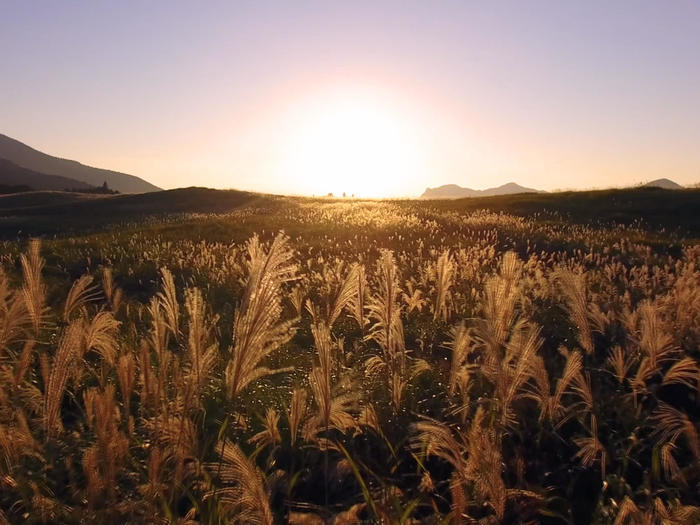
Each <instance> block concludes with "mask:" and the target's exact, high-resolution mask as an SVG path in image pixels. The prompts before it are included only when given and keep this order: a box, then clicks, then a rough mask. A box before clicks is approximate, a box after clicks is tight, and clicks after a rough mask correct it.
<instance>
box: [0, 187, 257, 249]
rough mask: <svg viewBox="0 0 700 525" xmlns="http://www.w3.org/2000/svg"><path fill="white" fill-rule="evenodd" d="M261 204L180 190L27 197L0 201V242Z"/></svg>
mask: <svg viewBox="0 0 700 525" xmlns="http://www.w3.org/2000/svg"><path fill="white" fill-rule="evenodd" d="M265 201H266V198H265V197H263V196H261V195H257V194H253V193H247V192H241V191H233V190H227V191H222V190H211V189H207V188H182V189H177V190H169V191H161V192H154V193H142V194H136V195H107V196H97V195H89V196H86V195H80V194H66V193H61V192H31V193H25V194H15V195H12V196H8V197H3V198H0V237H4V238H13V237H15V236H16V235H17V234H18V232H20V231H21V234H22V235H60V234H75V233H82V232H90V231H95V230H96V229H100V228H103V227H107V226H111V225H115V224H122V223H129V222H138V221H141V220H144V219H146V218H148V217H153V216H166V215H172V214H183V213H226V212H230V211H233V210H235V209H238V208H240V207H243V206H248V205H257V204H260V203H262V202H265Z"/></svg>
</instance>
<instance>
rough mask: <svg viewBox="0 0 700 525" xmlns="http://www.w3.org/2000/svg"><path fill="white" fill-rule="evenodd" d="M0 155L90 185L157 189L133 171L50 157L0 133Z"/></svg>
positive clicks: (126, 190) (129, 190) (130, 190)
mask: <svg viewBox="0 0 700 525" xmlns="http://www.w3.org/2000/svg"><path fill="white" fill-rule="evenodd" d="M0 159H7V160H9V161H11V162H13V163H14V164H17V165H18V166H21V167H23V168H27V169H29V170H32V171H36V172H39V173H43V174H47V175H58V176H61V177H68V178H69V179H75V180H78V181H83V182H84V183H87V184H88V185H92V186H101V185H102V183H103V182H105V181H106V182H107V184H108V185H109V187H110V188H112V189H114V190H117V191H119V192H121V193H144V192H150V191H158V190H160V188H158V187H157V186H154V185H153V184H151V183H149V182H146V181H145V180H143V179H140V178H139V177H135V176H134V175H128V174H126V173H119V172H117V171H112V170H104V169H100V168H93V167H91V166H85V165H84V164H80V163H79V162H76V161H74V160H67V159H61V158H58V157H53V156H51V155H47V154H46V153H42V152H41V151H37V150H35V149H34V148H31V147H29V146H27V145H26V144H23V143H21V142H19V141H18V140H15V139H13V138H11V137H8V136H6V135H3V134H1V133H0ZM30 186H31V184H30ZM63 187H66V186H63ZM68 187H71V186H68ZM48 189H51V188H48Z"/></svg>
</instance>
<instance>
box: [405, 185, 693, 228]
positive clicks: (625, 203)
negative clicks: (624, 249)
mask: <svg viewBox="0 0 700 525" xmlns="http://www.w3.org/2000/svg"><path fill="white" fill-rule="evenodd" d="M408 205H411V206H413V205H419V206H429V207H432V208H436V209H440V210H455V211H459V212H470V211H474V210H479V209H489V210H492V211H502V212H506V213H511V214H515V215H520V216H525V217H528V216H533V215H538V214H548V215H552V214H556V215H559V216H560V217H561V218H563V219H566V220H568V221H572V222H577V223H584V224H594V223H601V224H602V223H611V222H616V223H620V224H631V223H634V222H639V221H641V222H642V223H643V225H645V226H646V227H649V228H653V229H661V228H673V229H675V228H680V229H682V230H684V231H688V232H693V233H694V234H696V235H697V234H698V233H700V216H698V213H697V210H698V209H700V189H686V190H665V189H662V188H655V187H642V188H631V189H622V190H617V189H616V190H602V191H568V192H561V193H522V194H518V195H501V196H494V197H481V198H466V199H458V200H454V199H453V200H433V201H430V202H427V203H425V204H423V203H420V204H416V203H415V201H413V202H411V203H408Z"/></svg>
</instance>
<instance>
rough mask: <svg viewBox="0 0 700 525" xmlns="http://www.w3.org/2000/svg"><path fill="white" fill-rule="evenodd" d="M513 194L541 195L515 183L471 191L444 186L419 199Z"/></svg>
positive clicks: (459, 187)
mask: <svg viewBox="0 0 700 525" xmlns="http://www.w3.org/2000/svg"><path fill="white" fill-rule="evenodd" d="M514 193H541V190H535V189H532V188H526V187H524V186H521V185H520V184H517V183H515V182H507V183H506V184H503V185H501V186H497V187H495V188H487V189H485V190H473V189H471V188H463V187H461V186H458V185H457V184H445V185H443V186H439V187H437V188H426V189H425V191H424V192H423V195H421V196H420V198H421V199H461V198H464V197H488V196H491V195H511V194H514Z"/></svg>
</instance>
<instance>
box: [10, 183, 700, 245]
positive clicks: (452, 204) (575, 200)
mask: <svg viewBox="0 0 700 525" xmlns="http://www.w3.org/2000/svg"><path fill="white" fill-rule="evenodd" d="M280 201H282V202H286V203H287V204H289V205H294V203H297V202H312V200H311V199H303V198H298V197H295V198H275V197H270V196H264V195H260V194H254V193H248V192H240V191H234V190H212V189H207V188H182V189H177V190H169V191H161V192H155V193H146V194H137V195H114V196H97V195H90V196H86V195H80V194H67V193H62V192H32V193H25V194H15V195H8V196H4V197H0V237H3V238H14V237H16V236H17V234H18V232H19V233H20V234H21V235H23V236H25V235H61V234H75V233H81V232H90V231H95V230H99V229H101V228H104V227H106V226H110V225H115V224H123V223H133V222H138V221H141V220H144V219H146V218H148V217H159V216H160V217H162V216H167V215H172V214H184V213H203V214H221V213H227V212H230V211H234V210H237V209H241V208H243V207H248V206H269V205H271V204H273V203H275V202H278V203H279V202H280ZM322 201H323V202H328V201H327V200H322ZM394 203H395V204H397V205H399V206H405V207H407V208H416V207H417V208H420V209H438V210H443V211H455V212H458V213H461V212H465V213H466V212H471V211H476V210H480V209H489V210H492V211H497V212H499V211H502V212H505V213H510V214H514V215H521V216H536V215H539V216H541V217H542V220H545V221H559V220H566V221H571V222H575V223H582V224H609V223H612V222H615V223H621V224H632V223H639V222H640V221H641V224H642V226H644V227H647V228H649V229H650V230H654V231H662V230H665V231H674V232H677V233H678V234H680V235H681V236H690V237H693V238H697V237H700V214H699V213H698V210H700V189H689V190H683V191H669V190H662V189H659V188H635V189H626V190H605V191H588V192H563V193H548V194H535V193H528V194H518V195H505V196H496V197H479V198H466V199H458V200H429V201H395V202H394Z"/></svg>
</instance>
